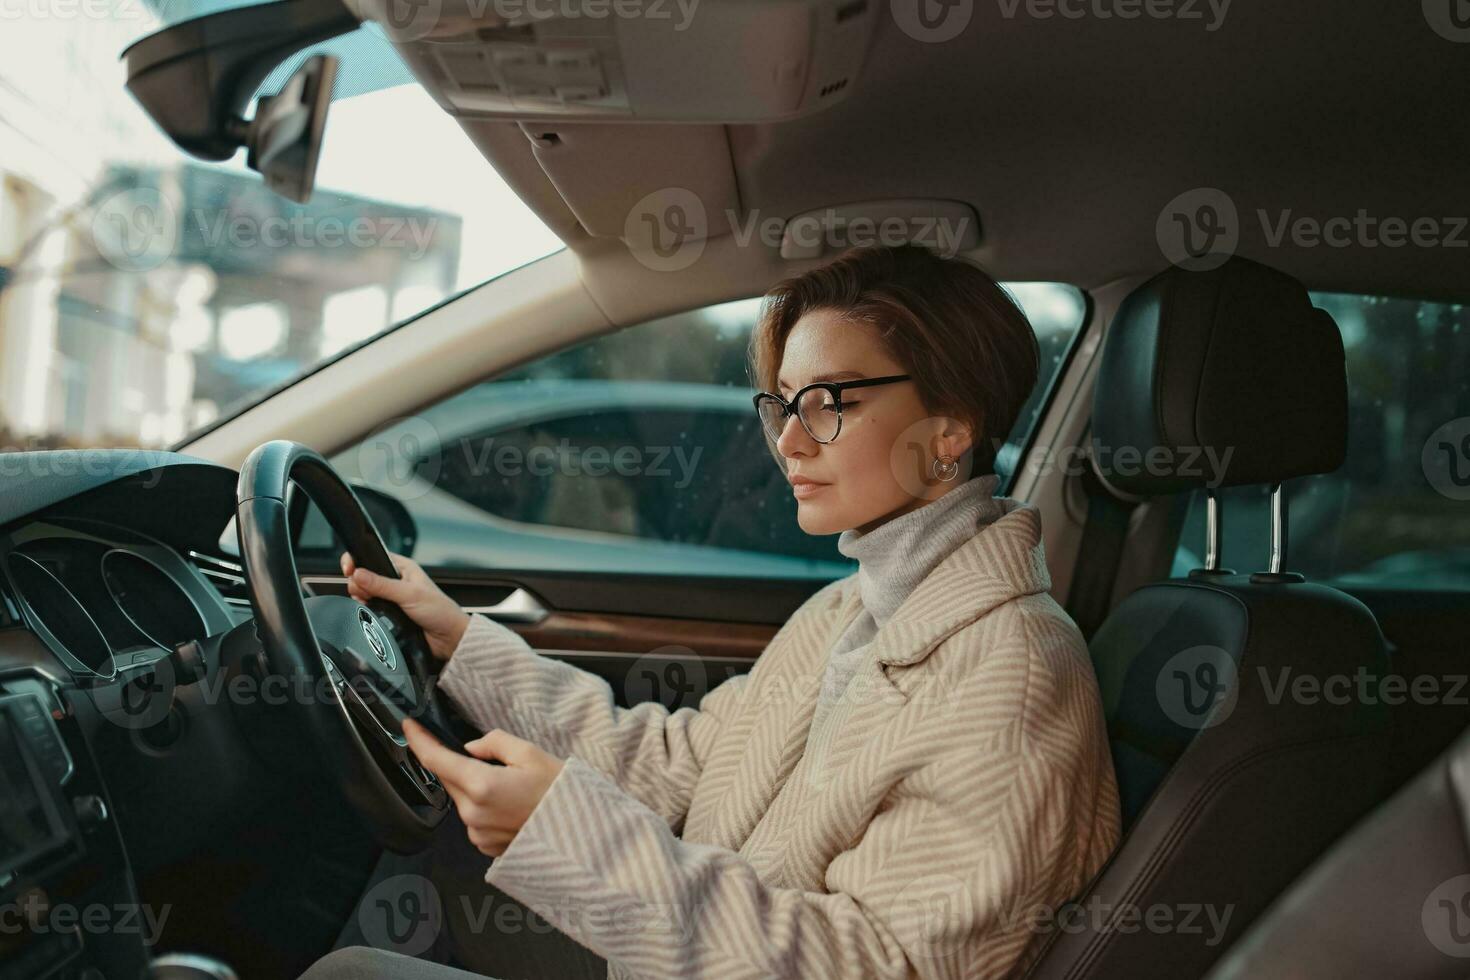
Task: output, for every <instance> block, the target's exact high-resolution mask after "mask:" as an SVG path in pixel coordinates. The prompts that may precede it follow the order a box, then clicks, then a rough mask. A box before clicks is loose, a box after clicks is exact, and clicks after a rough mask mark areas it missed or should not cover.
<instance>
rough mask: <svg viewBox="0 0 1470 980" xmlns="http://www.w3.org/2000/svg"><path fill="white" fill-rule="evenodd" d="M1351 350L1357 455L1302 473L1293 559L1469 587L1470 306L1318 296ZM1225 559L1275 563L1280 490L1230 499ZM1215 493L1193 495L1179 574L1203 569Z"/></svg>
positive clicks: (1292, 509) (1312, 574) (1292, 530)
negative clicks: (1272, 533) (1272, 509)
mask: <svg viewBox="0 0 1470 980" xmlns="http://www.w3.org/2000/svg"><path fill="white" fill-rule="evenodd" d="M1312 299H1313V302H1314V303H1316V305H1317V306H1319V307H1321V308H1322V309H1324V310H1326V311H1327V312H1328V313H1331V314H1332V317H1333V319H1334V320H1336V321H1337V325H1338V328H1339V329H1340V330H1341V331H1342V339H1343V347H1344V350H1345V352H1346V355H1347V376H1348V448H1347V459H1346V461H1345V462H1344V463H1343V465H1342V467H1341V468H1340V469H1338V470H1337V472H1335V473H1327V474H1323V475H1320V476H1314V477H1306V478H1303V479H1296V480H1291V481H1289V482H1288V483H1287V484H1286V486H1285V490H1286V493H1287V501H1288V512H1289V514H1290V522H1289V524H1288V532H1289V535H1290V537H1289V540H1288V542H1287V564H1288V567H1289V568H1290V569H1291V570H1292V571H1298V572H1302V573H1303V574H1305V575H1306V576H1307V577H1308V578H1312V579H1316V580H1318V581H1323V582H1328V583H1331V584H1333V585H1338V586H1342V587H1352V586H1355V585H1358V586H1373V587H1378V588H1408V589H1467V590H1470V310H1467V308H1466V307H1465V306H1464V305H1462V304H1448V303H1431V302H1425V301H1421V300H1411V299H1391V298H1384V297H1377V296H1358V295H1350V294H1341V293H1314V294H1313V296H1312ZM1218 497H1219V499H1220V502H1221V504H1222V506H1223V513H1224V541H1223V542H1222V559H1223V563H1224V564H1225V565H1226V566H1227V567H1230V568H1234V569H1236V570H1237V571H1241V572H1245V571H1256V570H1258V569H1261V568H1264V567H1265V566H1266V558H1267V554H1268V549H1269V499H1270V498H1269V488H1256V487H1234V488H1230V489H1227V490H1224V491H1221V492H1220V493H1219V494H1218ZM1204 501H1205V494H1204V492H1203V491H1197V492H1196V493H1195V494H1194V496H1193V499H1192V500H1191V501H1190V507H1189V513H1188V516H1187V517H1186V519H1185V523H1184V529H1183V533H1182V535H1181V537H1180V544H1179V550H1178V552H1177V553H1176V555H1175V561H1174V568H1173V572H1174V574H1175V575H1184V574H1187V573H1188V571H1189V569H1191V568H1196V567H1199V566H1200V565H1201V564H1203V561H1202V557H1201V555H1202V552H1203V550H1204V533H1205V532H1204V507H1205V505H1204Z"/></svg>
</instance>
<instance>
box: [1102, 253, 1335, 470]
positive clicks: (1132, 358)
mask: <svg viewBox="0 0 1470 980" xmlns="http://www.w3.org/2000/svg"><path fill="white" fill-rule="evenodd" d="M1092 439H1093V446H1092V450H1093V458H1094V460H1095V461H1096V465H1097V467H1098V470H1099V472H1100V473H1101V474H1102V476H1103V478H1104V479H1105V480H1106V481H1107V482H1108V483H1109V484H1111V485H1112V486H1113V487H1115V488H1117V489H1119V490H1122V491H1124V492H1126V493H1129V494H1134V495H1138V496H1149V495H1153V494H1165V493H1178V492H1181V491H1185V490H1192V489H1194V488H1196V487H1202V486H1209V487H1219V486H1238V485H1241V484H1254V483H1276V482H1278V481H1281V480H1285V479H1288V478H1290V477H1294V476H1306V475H1309V474H1313V473H1327V472H1330V471H1332V470H1335V469H1337V467H1339V466H1341V465H1342V461H1343V457H1344V455H1345V453H1346V451H1347V374H1346V371H1345V369H1344V366H1343V350H1342V336H1341V334H1339V332H1338V329H1337V326H1336V324H1334V323H1333V322H1332V318H1331V317H1330V316H1328V315H1327V313H1326V312H1324V311H1322V310H1319V309H1317V308H1316V307H1314V306H1313V305H1312V302H1311V300H1310V299H1309V298H1308V296H1307V290H1306V287H1305V286H1303V285H1302V284H1301V283H1299V282H1297V281H1296V280H1295V279H1293V278H1291V277H1290V276H1288V275H1285V274H1284V273H1281V272H1277V271H1276V270H1275V269H1270V268H1267V267H1266V266H1264V265H1261V264H1259V263H1256V262H1251V261H1249V260H1247V259H1242V258H1231V259H1229V260H1228V261H1227V262H1226V263H1225V264H1224V265H1222V266H1220V267H1219V268H1217V269H1212V270H1210V271H1207V272H1191V271H1188V270H1185V269H1178V268H1171V269H1169V270H1168V271H1165V272H1161V273H1159V274H1158V275H1157V276H1154V277H1153V278H1152V279H1150V280H1149V281H1148V282H1146V283H1144V284H1143V285H1142V286H1139V287H1138V288H1137V289H1135V290H1134V291H1133V292H1132V293H1130V294H1129V295H1128V297H1127V298H1126V299H1125V300H1124V301H1123V304H1122V305H1121V306H1120V307H1119V308H1118V312H1117V315H1116V316H1115V317H1114V318H1113V324H1112V326H1111V327H1110V328H1109V330H1108V333H1107V337H1106V339H1105V340H1104V342H1103V354H1102V364H1101V366H1100V368H1099V370H1098V377H1097V388H1096V390H1095V392H1094V395H1093V406H1092Z"/></svg>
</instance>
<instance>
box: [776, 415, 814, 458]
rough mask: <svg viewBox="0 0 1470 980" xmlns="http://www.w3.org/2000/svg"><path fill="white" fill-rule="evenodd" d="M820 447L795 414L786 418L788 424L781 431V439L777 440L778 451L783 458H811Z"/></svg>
mask: <svg viewBox="0 0 1470 980" xmlns="http://www.w3.org/2000/svg"><path fill="white" fill-rule="evenodd" d="M817 445H818V443H817V441H816V440H815V439H813V438H812V434H811V433H810V432H808V431H806V426H804V425H802V424H801V419H799V418H797V417H796V415H795V413H792V414H791V415H788V416H786V424H785V425H784V426H783V427H782V429H781V437H780V438H779V439H777V440H776V451H777V452H779V453H780V454H781V455H782V456H787V457H790V456H810V455H811V454H812V452H813V451H814V449H815V447H816V446H817Z"/></svg>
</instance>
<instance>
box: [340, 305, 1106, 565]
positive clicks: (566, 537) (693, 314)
mask: <svg viewBox="0 0 1470 980" xmlns="http://www.w3.org/2000/svg"><path fill="white" fill-rule="evenodd" d="M1009 288H1011V289H1012V291H1013V293H1014V295H1016V296H1017V299H1018V300H1019V301H1020V302H1021V303H1022V305H1023V306H1024V307H1025V309H1026V311H1027V313H1028V314H1029V315H1030V317H1031V319H1032V323H1033V325H1034V327H1035V329H1036V332H1037V336H1038V340H1039V343H1040V345H1041V349H1042V363H1041V378H1040V381H1039V383H1038V385H1037V390H1036V393H1035V394H1034V395H1033V396H1032V399H1031V401H1030V403H1029V404H1028V405H1027V407H1026V409H1025V411H1023V412H1022V415H1021V417H1020V421H1019V422H1018V423H1017V425H1016V427H1015V431H1013V432H1012V433H1011V435H1010V440H1009V442H1008V443H1007V445H1006V447H1005V449H1004V450H1003V451H1002V454H1001V458H1000V459H999V460H998V469H1000V470H1001V471H1002V474H1003V476H1005V475H1006V474H1008V473H1009V468H1010V467H1013V466H1014V464H1015V460H1016V459H1018V458H1019V455H1020V450H1021V448H1022V444H1023V443H1024V441H1025V439H1026V438H1027V436H1028V434H1029V433H1030V430H1031V428H1032V426H1033V425H1034V423H1035V420H1036V418H1037V416H1038V414H1039V412H1040V410H1041V408H1042V405H1043V401H1044V398H1045V394H1046V392H1047V391H1048V390H1049V389H1050V387H1051V381H1052V378H1053V376H1054V375H1055V373H1056V372H1057V371H1058V370H1059V368H1060V366H1061V364H1062V363H1063V361H1064V359H1065V356H1066V353H1067V350H1068V349H1069V347H1070V344H1071V343H1072V341H1073V340H1074V339H1075V338H1076V336H1077V333H1078V329H1079V327H1080V326H1081V323H1082V319H1083V316H1084V312H1085V302H1084V299H1083V297H1082V295H1081V294H1080V293H1079V292H1078V291H1077V290H1076V289H1073V288H1072V287H1069V286H1061V285H1056V284H1051V283H1023V284H1014V285H1012V286H1010V287H1009ZM759 308H760V300H759V298H755V299H748V300H741V301H737V302H731V303H722V304H719V305H716V306H710V307H705V308H702V309H698V310H693V311H690V312H687V313H681V314H678V315H676V316H670V317H665V318H662V319H659V320H654V321H651V322H649V323H645V324H642V325H640V326H637V327H633V328H630V329H627V330H622V331H618V332H615V333H611V334H607V335H605V336H602V337H598V338H596V339H593V340H590V341H588V342H586V343H583V344H580V345H577V346H575V347H572V348H569V349H567V350H564V351H561V352H558V353H555V354H552V355H550V356H547V357H544V358H541V359H540V360H537V361H535V362H532V363H531V364H528V365H526V366H524V367H522V368H520V369H517V370H515V371H512V372H509V373H506V374H503V375H500V376H498V377H496V378H495V379H493V380H490V381H487V382H484V383H482V384H479V385H476V386H474V387H472V388H469V389H467V390H466V391H463V392H461V393H459V394H458V395H455V396H454V397H452V398H448V399H446V400H445V401H443V402H440V403H439V404H437V405H434V406H431V407H430V408H428V409H426V410H424V411H423V412H421V413H419V414H418V415H416V416H415V417H413V418H411V419H407V420H404V421H402V422H401V423H399V424H397V425H396V426H395V427H394V428H391V429H388V430H386V431H383V432H379V433H377V434H375V435H374V436H373V437H371V438H370V439H369V440H368V441H367V442H365V443H364V444H363V445H362V446H359V447H354V449H353V450H349V451H348V452H346V453H343V454H340V455H339V457H338V458H337V459H336V460H334V463H336V464H337V465H338V466H339V467H341V468H342V469H343V470H344V472H351V473H355V474H356V475H357V476H358V477H359V478H361V479H362V480H364V481H365V482H367V483H368V484H369V485H372V486H376V487H378V488H379V489H382V490H383V491H384V492H386V493H389V494H392V495H394V496H396V497H398V498H399V499H401V500H403V501H404V502H405V503H406V504H407V506H408V507H409V509H410V511H411V512H412V514H413V516H414V519H415V522H416V523H417V524H418V536H417V546H416V547H417V551H416V552H415V557H417V558H419V559H420V560H421V561H423V562H425V563H427V564H430V565H471V566H475V567H494V566H495V565H496V564H503V565H507V566H509V567H517V568H566V569H576V570H582V571H592V570H604V571H620V572H635V571H646V572H661V573H665V574H670V573H672V574H691V575H732V576H775V577H815V578H833V577H838V576H841V575H845V574H847V573H848V572H849V571H851V565H850V563H848V562H847V560H846V559H844V558H843V557H842V556H841V554H839V553H838V551H837V548H836V543H837V537H836V535H826V536H820V537H813V536H811V535H807V534H805V533H803V532H802V531H801V530H800V528H799V527H798V526H797V523H796V503H795V500H794V499H793V498H792V496H791V493H790V488H789V487H788V486H787V484H786V481H785V476H784V474H783V473H782V471H781V469H780V468H779V467H778V466H777V465H776V464H775V463H774V461H773V460H772V459H771V456H770V453H769V451H768V449H767V446H766V442H765V439H764V437H763V436H762V434H761V429H760V425H759V420H758V419H757V418H756V415H755V412H754V409H753V407H752V405H751V400H750V398H751V394H752V389H751V386H750V381H749V379H748V377H747V367H746V353H747V349H748V347H749V343H750V334H751V330H752V328H753V327H754V324H755V321H756V317H757V315H758V313H759Z"/></svg>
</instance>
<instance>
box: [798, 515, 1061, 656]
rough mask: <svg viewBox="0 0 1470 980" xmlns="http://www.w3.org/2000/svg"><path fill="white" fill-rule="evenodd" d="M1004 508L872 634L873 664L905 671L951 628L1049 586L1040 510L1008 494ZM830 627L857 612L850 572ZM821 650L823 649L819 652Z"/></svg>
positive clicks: (837, 630) (854, 583)
mask: <svg viewBox="0 0 1470 980" xmlns="http://www.w3.org/2000/svg"><path fill="white" fill-rule="evenodd" d="M997 499H998V500H999V501H1001V502H1002V503H1003V504H1004V506H1005V511H1004V512H1003V513H1002V515H1001V516H1000V517H999V518H997V519H996V520H994V521H992V522H991V523H990V524H987V525H986V526H985V527H983V528H981V529H980V531H978V532H977V533H976V534H975V535H974V536H973V537H971V538H970V539H969V540H968V541H966V542H964V543H963V544H961V545H960V546H959V547H958V548H956V549H955V551H954V552H953V553H952V554H950V555H949V556H948V557H947V558H945V559H944V561H942V562H940V563H939V565H938V567H936V568H935V569H934V571H932V572H930V573H929V574H928V575H927V576H925V578H924V579H923V581H921V582H920V583H919V584H918V586H916V587H915V588H914V591H913V592H911V593H910V594H909V596H908V598H907V599H905V600H904V602H903V604H902V605H900V606H899V607H898V609H897V611H895V612H894V614H893V617H892V618H891V619H889V621H888V622H887V623H885V624H883V627H882V628H881V629H879V630H878V632H877V634H876V635H874V637H873V641H872V643H873V647H874V649H875V651H876V654H877V659H878V661H879V662H880V663H883V664H888V665H891V666H898V667H907V666H911V665H913V664H916V663H918V662H920V661H921V660H923V659H924V658H925V657H927V656H928V655H929V653H930V652H931V651H932V650H933V649H934V648H935V647H936V646H938V645H939V642H940V641H941V640H943V639H944V638H945V637H947V636H949V635H950V634H951V633H953V632H954V631H955V630H957V629H959V628H960V627H962V626H965V625H967V624H969V623H972V622H974V621H975V620H977V619H979V618H980V617H981V616H984V615H985V614H986V613H988V612H990V610H992V609H994V608H995V607H996V606H999V605H1001V604H1002V603H1005V602H1009V601H1010V600H1011V599H1014V598H1016V597H1017V596H1022V595H1034V594H1036V593H1040V592H1045V591H1047V590H1048V589H1050V588H1051V576H1050V575H1049V574H1048V572H1047V568H1046V557H1045V554H1044V551H1043V549H1042V545H1041V513H1040V511H1038V510H1037V509H1036V508H1035V507H1034V506H1032V505H1031V504H1028V503H1024V502H1022V501H1019V500H1015V499H1012V498H1009V497H1001V498H997ZM845 582H846V584H845V587H844V589H843V594H842V598H841V599H840V600H839V605H838V611H837V615H836V624H837V625H836V627H835V628H834V630H833V631H832V632H831V633H829V634H828V639H829V640H835V638H836V637H838V636H841V635H842V631H843V630H845V629H846V628H847V627H848V625H849V624H851V623H852V621H853V620H854V619H855V618H857V616H858V614H859V613H860V612H861V609H862V596H861V594H860V592H859V589H858V578H857V576H856V575H852V576H850V577H849V578H848V579H847V580H845ZM824 652H825V651H824Z"/></svg>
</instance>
